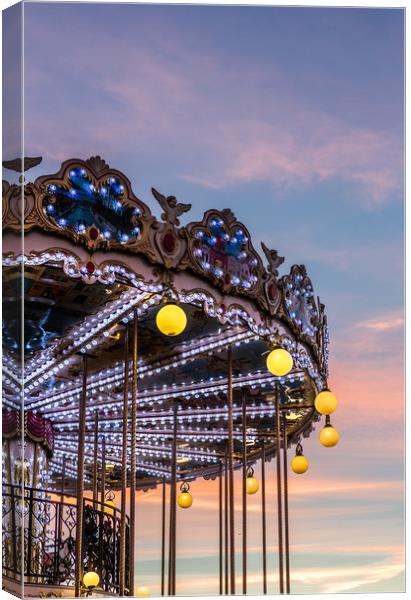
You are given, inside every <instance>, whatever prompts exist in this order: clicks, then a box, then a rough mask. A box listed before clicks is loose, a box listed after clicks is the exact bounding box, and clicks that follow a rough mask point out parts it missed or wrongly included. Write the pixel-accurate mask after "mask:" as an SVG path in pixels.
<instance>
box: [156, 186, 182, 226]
mask: <svg viewBox="0 0 411 600" xmlns="http://www.w3.org/2000/svg"><path fill="white" fill-rule="evenodd" d="M151 191H152V194H153V196H154V198H155V199H156V200H157V202H158V203H159V205H160V206H161V208H162V209H163V210H164V212H163V213H162V215H161V218H162V219H163V221H166V222H167V223H170V225H180V220H179V218H178V217H179V216H180V215H182V214H183V213H185V212H187V211H189V210H190V208H191V204H181V203H178V202H177V198H176V197H175V196H167V197H166V196H163V194H160V192H157V190H155V189H154V188H151Z"/></svg>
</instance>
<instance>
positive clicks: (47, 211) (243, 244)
mask: <svg viewBox="0 0 411 600" xmlns="http://www.w3.org/2000/svg"><path fill="white" fill-rule="evenodd" d="M22 185H23V187H21V185H20V184H18V185H17V184H13V185H10V184H9V183H7V182H4V181H3V219H4V220H3V222H4V226H5V232H4V241H3V246H4V250H5V252H4V255H3V275H4V288H3V289H4V291H3V298H4V302H5V304H4V308H3V314H4V323H3V344H4V346H5V351H4V363H3V366H4V368H3V393H4V397H5V399H4V405H5V406H6V407H7V408H8V409H10V410H16V409H18V408H19V406H20V402H21V374H22V367H21V357H22V355H24V363H25V364H24V404H25V409H26V410H27V411H30V412H31V413H33V414H36V413H37V414H39V415H42V416H43V417H44V418H45V419H47V420H50V421H51V423H52V424H53V429H54V452H53V457H52V459H51V462H50V466H51V470H52V472H53V473H54V475H55V477H58V475H59V473H60V472H61V469H62V460H63V457H67V458H68V466H67V474H68V475H69V476H72V477H73V479H74V478H75V476H76V459H77V437H78V431H79V423H78V406H79V398H80V394H81V390H82V369H83V357H84V355H85V354H86V355H87V356H88V360H87V362H88V377H87V430H86V463H87V462H88V463H92V461H93V439H94V433H93V431H94V422H95V418H96V414H97V415H98V423H99V425H98V426H99V441H100V443H101V441H102V439H103V437H104V439H105V442H106V451H107V460H108V463H109V465H110V471H109V473H108V475H109V476H110V481H111V483H112V485H116V482H117V481H118V480H119V478H120V475H121V473H120V472H121V462H122V461H121V444H122V441H121V436H122V417H123V393H124V373H125V366H124V365H125V358H126V357H125V335H126V330H127V328H128V327H130V324H131V323H132V321H133V317H134V314H135V311H136V312H137V314H138V394H137V398H138V412H137V433H138V439H137V469H138V472H137V477H138V481H139V485H141V486H143V487H147V486H149V485H155V484H156V482H158V481H159V480H161V479H165V480H167V479H168V478H169V477H170V473H171V439H172V433H173V432H172V428H173V414H174V413H173V410H174V406H175V405H176V406H177V409H176V410H177V429H178V447H177V470H178V478H179V479H191V478H194V477H197V476H199V475H203V476H205V477H213V476H215V474H216V473H217V472H218V469H219V468H220V463H221V462H222V461H224V455H225V449H226V440H227V421H228V406H227V385H228V381H227V353H228V348H231V353H232V364H233V390H234V440H235V444H234V450H235V457H236V456H237V457H238V466H240V464H241V452H242V433H241V432H242V402H243V398H245V402H246V415H247V423H246V443H247V452H248V456H249V459H250V461H251V462H252V461H253V460H254V459H255V460H256V458H257V457H258V456H259V454H260V451H261V445H262V442H264V444H265V448H266V453H267V454H268V455H270V453H271V454H272V453H273V452H274V445H275V439H274V434H273V422H274V419H273V417H274V414H275V412H274V402H273V399H274V391H275V386H276V382H278V381H280V382H281V383H282V385H281V387H280V393H281V397H280V403H281V404H282V406H284V409H285V410H286V422H287V433H288V441H289V443H295V442H297V441H298V440H299V439H300V437H301V435H309V433H310V431H311V430H312V424H313V422H314V421H315V420H317V418H318V414H317V413H316V411H315V409H314V397H315V394H316V392H317V391H318V390H319V389H322V388H323V387H324V385H325V382H326V378H327V357H328V331H327V319H326V316H325V313H324V306H323V304H321V302H320V301H319V298H318V297H316V296H315V294H314V290H313V286H312V283H311V280H310V279H309V277H308V275H307V273H306V269H305V267H304V266H302V265H294V266H293V267H292V268H291V270H290V273H289V274H288V275H284V276H283V277H281V278H280V277H279V276H278V267H279V266H280V265H281V264H282V262H283V260H284V259H283V258H282V257H280V256H278V254H277V252H276V251H275V250H271V249H269V248H267V247H266V246H264V245H263V246H262V249H263V252H264V255H265V258H266V260H267V266H264V263H263V260H262V258H261V257H260V255H259V254H258V253H257V252H256V250H255V249H254V247H253V244H252V241H251V238H250V234H249V232H248V231H247V229H246V227H245V226H244V225H243V224H241V223H239V222H238V221H237V220H236V218H235V216H234V215H233V213H232V212H231V211H230V210H228V209H227V210H224V211H217V210H209V211H207V212H206V213H205V215H204V217H203V219H202V220H201V221H199V222H193V223H189V224H188V225H186V226H180V218H181V216H182V215H183V214H185V213H187V212H188V211H189V210H190V205H189V204H180V203H178V202H177V200H176V198H174V197H172V196H168V197H166V196H163V195H162V194H160V193H159V192H157V191H156V190H153V195H154V197H155V198H156V200H157V201H158V202H159V204H160V206H161V208H162V211H163V212H162V214H161V220H158V219H157V218H156V217H154V216H153V215H152V214H151V211H150V209H149V208H148V206H147V205H146V204H145V203H143V202H142V201H141V200H140V199H138V198H137V197H136V196H135V195H134V193H133V191H132V189H131V185H130V182H129V180H128V179H127V177H126V176H125V175H124V174H123V173H121V172H120V171H117V170H115V169H111V168H110V167H109V166H108V165H107V164H106V163H105V161H103V160H102V159H100V158H99V157H94V158H91V159H89V160H87V161H83V160H80V159H71V160H68V161H65V162H64V163H63V164H62V166H61V169H60V170H59V172H58V173H56V174H53V175H45V176H41V177H39V178H38V179H36V180H35V181H34V182H33V183H25V184H22ZM22 190H23V195H24V213H23V214H24V234H25V235H24V249H23V251H22V249H21V247H20V242H21V237H20V236H21V220H22V218H21V215H22V212H21V206H22V203H21V202H20V196H21V194H22ZM22 289H23V290H24V315H23V318H24V337H23V338H22V335H21V318H22V315H21V290H22ZM165 299H166V300H171V301H175V302H178V303H179V304H180V305H181V306H182V307H183V308H184V310H185V312H186V314H187V317H188V325H187V327H186V329H185V331H184V333H182V334H181V335H179V336H177V337H168V336H165V335H163V334H162V333H160V331H159V330H158V329H157V327H156V324H155V316H156V313H157V311H158V309H159V306H160V305H162V304H163V302H164V300H165ZM272 343H280V344H281V345H283V346H284V347H285V348H286V349H287V350H288V351H289V352H290V353H291V354H292V356H293V360H294V368H293V370H292V371H291V373H290V374H289V375H287V376H285V377H282V378H277V377H274V376H272V375H271V374H270V373H269V372H268V371H267V368H266V366H265V354H264V353H265V352H267V350H269V348H270V346H271V345H272ZM127 367H128V369H127V377H128V380H129V383H130V385H129V390H130V389H131V382H132V363H131V347H130V348H129V355H128V357H127ZM129 426H130V419H129Z"/></svg>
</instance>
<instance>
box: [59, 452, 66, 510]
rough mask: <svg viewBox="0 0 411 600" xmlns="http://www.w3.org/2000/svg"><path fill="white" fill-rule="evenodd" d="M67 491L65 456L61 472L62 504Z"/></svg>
mask: <svg viewBox="0 0 411 600" xmlns="http://www.w3.org/2000/svg"><path fill="white" fill-rule="evenodd" d="M65 490H66V457H65V456H63V470H62V472H61V489H60V496H61V500H60V502H64V492H65Z"/></svg>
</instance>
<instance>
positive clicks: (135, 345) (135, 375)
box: [129, 308, 138, 596]
mask: <svg viewBox="0 0 411 600" xmlns="http://www.w3.org/2000/svg"><path fill="white" fill-rule="evenodd" d="M137 350H138V312H137V308H135V309H134V323H133V379H132V385H131V448H130V454H131V457H130V562H129V573H130V575H129V579H130V584H129V585H130V596H134V561H135V543H136V485H137V476H136V437H137V380H138V372H137V359H138V356H137Z"/></svg>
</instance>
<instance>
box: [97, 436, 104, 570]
mask: <svg viewBox="0 0 411 600" xmlns="http://www.w3.org/2000/svg"><path fill="white" fill-rule="evenodd" d="M100 485H101V489H100V503H101V504H100V519H99V522H100V529H99V538H98V539H99V549H98V560H99V568H100V573H101V572H102V565H103V555H104V548H103V528H104V504H105V501H106V438H105V437H104V435H103V438H102V440H101V482H100Z"/></svg>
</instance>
